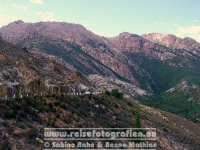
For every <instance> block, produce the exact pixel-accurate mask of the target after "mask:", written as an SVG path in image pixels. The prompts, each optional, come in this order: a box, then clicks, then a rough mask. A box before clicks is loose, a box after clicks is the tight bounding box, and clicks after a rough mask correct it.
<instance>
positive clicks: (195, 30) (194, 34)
mask: <svg viewBox="0 0 200 150" xmlns="http://www.w3.org/2000/svg"><path fill="white" fill-rule="evenodd" d="M176 35H177V36H180V37H191V38H194V39H196V40H198V41H200V26H198V25H196V26H183V27H178V29H177V32H176Z"/></svg>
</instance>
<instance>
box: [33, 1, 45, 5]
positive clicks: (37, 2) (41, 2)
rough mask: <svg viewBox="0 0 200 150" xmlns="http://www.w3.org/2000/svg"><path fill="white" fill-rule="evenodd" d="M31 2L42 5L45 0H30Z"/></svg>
mask: <svg viewBox="0 0 200 150" xmlns="http://www.w3.org/2000/svg"><path fill="white" fill-rule="evenodd" d="M29 2H31V3H34V4H37V5H41V4H43V3H44V2H43V0H29Z"/></svg>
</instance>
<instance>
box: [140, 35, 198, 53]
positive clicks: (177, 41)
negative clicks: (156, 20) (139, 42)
mask: <svg viewBox="0 0 200 150" xmlns="http://www.w3.org/2000/svg"><path fill="white" fill-rule="evenodd" d="M142 36H143V37H144V38H145V39H148V40H150V41H152V42H154V43H158V44H161V45H164V46H167V47H169V48H172V49H185V50H188V51H191V52H198V53H199V52H200V44H199V43H198V42H196V41H195V40H194V39H191V38H188V37H186V38H179V37H176V36H174V35H172V34H158V33H150V34H144V35H142Z"/></svg>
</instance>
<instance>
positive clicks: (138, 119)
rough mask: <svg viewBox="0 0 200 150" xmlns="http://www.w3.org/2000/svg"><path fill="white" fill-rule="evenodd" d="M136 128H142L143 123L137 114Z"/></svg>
mask: <svg viewBox="0 0 200 150" xmlns="http://www.w3.org/2000/svg"><path fill="white" fill-rule="evenodd" d="M135 128H141V122H140V115H139V113H137V114H136V117H135Z"/></svg>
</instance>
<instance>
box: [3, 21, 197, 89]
mask: <svg viewBox="0 0 200 150" xmlns="http://www.w3.org/2000/svg"><path fill="white" fill-rule="evenodd" d="M0 37H2V38H3V39H5V40H7V41H9V42H12V43H14V44H18V45H19V46H21V47H26V48H27V49H28V50H32V51H40V52H44V53H46V54H47V55H49V54H50V55H55V56H56V59H57V60H59V61H61V62H62V63H64V64H65V65H67V66H70V67H71V68H73V69H74V70H78V71H80V72H81V73H82V74H84V75H85V76H89V75H94V74H98V75H100V76H103V77H112V78H117V79H122V78H124V79H126V80H129V82H130V83H131V84H133V85H138V84H139V81H138V80H137V79H136V75H135V73H136V74H137V75H139V76H144V75H146V76H149V73H148V72H146V70H144V69H143V68H142V67H141V66H140V63H141V62H142V61H143V60H141V59H140V60H136V59H135V58H134V56H135V55H137V56H139V55H142V56H144V57H147V58H151V59H157V60H161V61H170V60H172V59H174V58H178V57H182V60H181V62H176V63H174V62H170V63H169V65H173V66H176V67H178V66H185V65H187V66H191V65H192V64H191V62H190V59H193V58H195V57H199V56H200V44H199V43H198V42H196V41H195V40H193V39H190V38H184V39H183V38H178V37H176V36H174V35H164V34H156V33H151V34H146V35H142V36H139V35H136V34H131V33H127V32H125V33H121V34H119V35H118V36H116V37H112V38H106V37H102V36H98V35H96V34H94V33H92V32H91V31H89V30H87V29H86V28H85V27H83V26H81V25H78V24H69V23H64V22H39V23H24V22H23V21H16V22H13V23H10V24H9V25H7V26H4V27H2V28H1V29H0ZM1 59H4V58H3V57H1ZM195 59H196V58H195ZM134 72H135V73H134Z"/></svg>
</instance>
